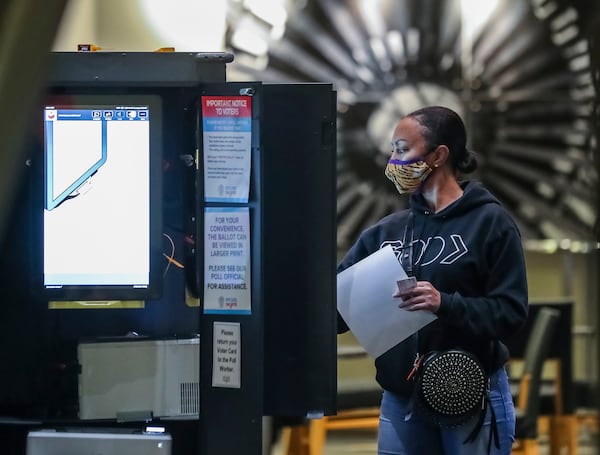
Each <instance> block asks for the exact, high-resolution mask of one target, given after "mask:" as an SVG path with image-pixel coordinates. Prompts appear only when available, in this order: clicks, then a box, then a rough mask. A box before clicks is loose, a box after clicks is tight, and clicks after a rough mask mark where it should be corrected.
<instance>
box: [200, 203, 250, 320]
mask: <svg viewBox="0 0 600 455" xmlns="http://www.w3.org/2000/svg"><path fill="white" fill-rule="evenodd" d="M204 210H205V212H204V312H205V313H213V314H214V313H228V314H232V313H233V314H250V313H251V298H250V294H251V288H250V284H251V281H250V259H251V257H250V216H249V210H248V207H206V208H205V209H204Z"/></svg>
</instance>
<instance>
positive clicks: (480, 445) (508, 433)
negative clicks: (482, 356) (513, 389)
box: [378, 368, 515, 455]
mask: <svg viewBox="0 0 600 455" xmlns="http://www.w3.org/2000/svg"><path fill="white" fill-rule="evenodd" d="M489 398H490V403H491V404H490V406H491V407H493V408H494V412H495V414H496V423H497V428H498V436H499V442H500V448H499V449H498V448H497V447H496V446H495V444H494V440H492V445H491V450H490V452H489V453H490V454H491V455H510V452H511V447H512V444H513V441H514V438H515V408H514V404H513V399H512V395H511V393H510V386H509V383H508V376H507V374H506V371H505V370H504V368H500V369H499V370H497V371H496V372H495V373H493V374H492V375H491V376H490V394H489ZM408 408H409V400H408V399H406V398H402V397H399V396H398V395H395V394H393V393H391V392H388V391H384V392H383V399H382V401H381V413H380V417H379V437H378V454H379V455H438V454H439V455H479V454H481V455H486V454H487V453H488V442H489V438H490V428H491V424H490V421H491V411H490V409H489V408H488V410H487V413H486V416H485V421H484V425H483V427H482V429H481V431H480V432H479V434H478V435H477V437H476V439H475V441H473V442H467V443H463V442H464V440H465V439H466V438H467V437H468V435H469V434H470V433H471V431H472V429H473V428H474V426H475V423H476V422H477V419H478V417H477V416H475V417H474V418H473V420H472V421H468V422H466V423H465V424H463V425H461V426H459V427H455V428H441V427H439V426H437V425H435V424H432V423H429V422H427V421H426V420H424V419H423V418H422V417H421V416H419V415H418V414H417V413H412V414H411V415H410V418H409V419H406V418H405V417H406V415H407V414H408V413H409V409H408Z"/></svg>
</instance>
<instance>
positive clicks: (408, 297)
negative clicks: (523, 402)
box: [338, 106, 528, 455]
mask: <svg viewBox="0 0 600 455" xmlns="http://www.w3.org/2000/svg"><path fill="white" fill-rule="evenodd" d="M466 142H467V137H466V131H465V126H464V124H463V122H462V120H461V118H460V117H459V116H458V115H457V114H456V113H455V112H454V111H452V110H450V109H447V108H445V107H440V106H432V107H425V108H423V109H419V110H417V111H415V112H412V113H411V114H408V115H407V116H405V117H404V118H402V119H401V120H400V121H399V123H398V124H397V126H396V129H395V130H394V136H393V142H392V145H393V151H392V156H391V159H390V160H389V162H388V164H387V167H386V170H385V174H386V176H387V177H388V178H389V179H390V180H391V181H392V182H393V183H394V185H395V186H396V188H397V190H398V191H399V192H400V193H401V194H404V193H411V194H410V208H409V209H407V210H402V211H399V212H396V213H393V214H391V215H388V216H387V217H385V218H383V219H382V220H381V221H379V222H378V223H377V224H376V225H374V226H372V227H370V228H368V229H367V230H365V231H364V232H363V233H362V234H361V236H360V238H359V239H358V241H357V242H356V243H355V244H354V246H353V247H352V248H351V249H350V250H349V252H348V253H347V254H346V256H345V258H344V259H343V260H342V262H341V263H340V264H339V267H338V272H340V271H342V270H344V269H345V268H347V267H349V266H351V265H352V264H354V263H356V262H358V261H360V260H361V259H363V258H365V257H366V256H368V255H370V254H371V253H373V252H375V251H377V250H378V249H380V248H382V247H384V246H386V245H389V244H391V245H392V247H393V248H394V251H395V252H396V255H397V256H398V258H399V260H400V262H401V264H402V265H403V267H404V269H405V270H406V271H407V273H408V274H409V275H413V276H415V277H416V280H417V283H416V286H415V287H412V288H410V289H407V290H404V291H400V290H398V291H397V292H396V294H394V297H398V299H399V300H398V301H399V305H398V306H399V307H400V308H402V309H403V310H408V311H416V310H426V311H431V312H433V313H435V314H436V315H437V316H438V319H437V320H436V321H434V322H433V323H432V324H429V325H428V326H426V327H425V328H423V329H421V330H420V331H419V332H418V333H417V334H415V335H413V336H412V337H410V338H409V339H407V340H406V341H403V342H402V343H400V344H399V345H397V346H396V347H394V348H392V349H391V350H389V351H388V352H386V353H384V354H383V355H381V356H380V357H378V358H377V359H376V360H375V366H376V369H377V376H376V378H377V381H378V383H379V384H380V385H381V386H382V388H383V389H384V392H383V398H382V402H381V414H380V423H379V440H378V447H379V449H378V450H379V454H396V455H397V454H402V455H413V454H414V455H423V454H452V455H457V454H469V455H472V454H479V453H491V454H496V455H500V454H506V455H508V454H510V452H511V446H512V443H513V441H514V427H515V415H514V407H513V401H512V396H511V393H510V388H509V382H508V377H507V375H506V371H505V369H504V365H505V363H506V361H507V360H508V350H507V349H506V347H505V346H504V344H502V342H501V340H502V339H505V338H507V337H510V336H511V335H512V334H513V333H515V332H516V331H517V330H518V329H519V328H520V327H521V325H522V324H523V323H524V322H525V319H526V317H527V308H528V302H527V279H526V274H525V264H524V259H523V251H522V245H521V238H520V234H519V231H518V228H517V226H516V225H515V223H514V222H513V220H512V219H511V218H510V216H509V215H508V213H507V212H506V211H505V209H504V208H503V207H502V206H501V204H500V202H499V201H498V200H497V199H496V198H495V197H494V196H492V194H491V193H490V192H489V191H488V190H486V189H485V188H484V187H483V186H482V185H481V184H480V183H479V182H476V181H464V182H461V181H459V180H458V176H459V173H469V172H472V171H474V170H475V169H476V167H477V162H476V158H475V155H474V154H473V152H471V151H468V150H467V149H466ZM338 319H339V326H338V332H339V333H342V332H344V331H346V330H348V327H347V325H346V324H345V323H344V321H343V320H342V319H341V318H338ZM450 348H460V349H464V350H467V351H469V352H471V353H472V354H474V355H475V356H476V357H477V358H478V359H479V361H480V363H481V364H482V365H483V366H484V367H485V368H486V370H487V373H488V374H489V388H490V390H489V393H488V398H489V403H490V404H489V406H488V407H487V410H486V415H485V420H484V424H483V427H481V429H480V430H479V431H476V433H475V436H474V438H469V436H470V435H471V436H472V432H473V430H474V427H475V426H476V425H475V424H476V421H477V416H475V417H473V419H472V420H471V421H468V422H466V423H464V424H461V425H460V426H458V427H454V428H447V427H442V426H438V425H436V424H434V423H431V422H430V421H429V420H427V419H426V417H425V416H424V415H423V413H420V412H418V409H413V400H411V395H412V392H413V387H414V381H411V380H409V379H408V378H407V377H408V376H409V374H410V371H411V369H412V368H413V362H414V359H415V354H417V357H418V356H420V355H422V354H425V353H427V352H430V351H437V350H443V349H450ZM415 408H416V407H415Z"/></svg>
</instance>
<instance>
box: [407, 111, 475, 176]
mask: <svg viewBox="0 0 600 455" xmlns="http://www.w3.org/2000/svg"><path fill="white" fill-rule="evenodd" d="M406 117H410V118H413V119H415V120H416V121H417V122H418V123H419V125H421V126H422V127H423V136H424V137H425V140H426V141H427V145H428V146H430V147H432V148H433V147H437V146H438V145H445V146H446V147H448V150H449V151H450V163H451V165H452V167H453V169H454V170H458V171H461V172H463V173H465V174H468V173H469V172H473V171H474V170H475V169H477V156H476V155H475V153H474V152H473V151H471V150H467V131H466V129H465V124H464V123H463V121H462V119H461V118H460V116H459V115H458V114H457V113H456V112H454V111H453V110H452V109H448V108H447V107H443V106H428V107H424V108H422V109H418V110H416V111H414V112H411V113H410V114H408V115H407V116H406Z"/></svg>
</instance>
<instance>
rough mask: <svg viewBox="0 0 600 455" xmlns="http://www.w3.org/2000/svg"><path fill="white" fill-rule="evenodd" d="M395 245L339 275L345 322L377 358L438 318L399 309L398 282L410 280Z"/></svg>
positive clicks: (338, 294)
mask: <svg viewBox="0 0 600 455" xmlns="http://www.w3.org/2000/svg"><path fill="white" fill-rule="evenodd" d="M406 277H407V275H406V272H405V271H404V269H403V268H402V266H401V265H400V263H399V262H398V260H397V259H396V255H395V254H394V251H393V249H392V247H391V245H388V246H386V247H385V248H382V249H380V250H378V251H376V252H375V253H373V254H371V255H370V256H368V257H366V258H365V259H363V260H362V261H360V262H357V263H356V264H354V265H353V266H352V267H349V268H347V269H346V270H344V271H342V272H340V273H338V275H337V307H338V311H339V312H340V314H341V315H342V317H343V318H344V321H345V322H346V324H347V325H348V327H349V328H350V330H351V331H352V333H353V334H354V336H355V337H356V339H357V340H358V342H359V343H360V344H361V346H362V347H364V348H365V350H366V351H367V352H368V353H369V355H371V356H372V357H374V358H377V357H379V356H380V355H382V354H383V353H385V352H386V351H388V350H389V349H391V348H393V347H394V346H396V345H397V344H398V343H400V342H401V341H403V340H405V339H406V338H408V337H409V336H410V335H412V334H413V333H415V332H416V331H418V330H419V329H420V328H422V327H424V326H425V325H427V324H429V323H430V322H432V321H434V320H435V319H437V316H436V315H435V314H433V313H431V312H430V311H408V310H403V309H401V308H398V305H399V303H400V302H401V300H400V299H399V298H394V297H392V295H393V294H394V292H396V289H397V285H396V280H399V279H403V278H406Z"/></svg>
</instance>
